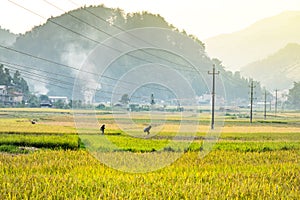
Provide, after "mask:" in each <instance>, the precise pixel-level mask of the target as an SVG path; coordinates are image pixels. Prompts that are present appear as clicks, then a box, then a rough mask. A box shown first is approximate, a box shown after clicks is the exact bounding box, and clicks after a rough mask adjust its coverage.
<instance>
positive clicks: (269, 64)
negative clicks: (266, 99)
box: [241, 43, 300, 89]
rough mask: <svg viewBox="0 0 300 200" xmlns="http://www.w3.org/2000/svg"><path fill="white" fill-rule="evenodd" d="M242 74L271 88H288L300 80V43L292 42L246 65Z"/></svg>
mask: <svg viewBox="0 0 300 200" xmlns="http://www.w3.org/2000/svg"><path fill="white" fill-rule="evenodd" d="M241 74H242V75H244V76H247V77H253V78H255V79H256V80H258V81H260V82H261V84H262V85H265V86H266V87H267V88H269V89H275V88H277V89H287V88H291V87H292V86H293V82H294V81H300V45H299V44H295V43H290V44H288V45H286V46H285V47H284V48H282V49H280V50H279V51H278V52H276V53H274V54H272V55H270V56H269V57H267V58H265V59H262V60H259V61H257V62H253V63H251V64H248V65H246V66H245V67H243V68H242V69H241Z"/></svg>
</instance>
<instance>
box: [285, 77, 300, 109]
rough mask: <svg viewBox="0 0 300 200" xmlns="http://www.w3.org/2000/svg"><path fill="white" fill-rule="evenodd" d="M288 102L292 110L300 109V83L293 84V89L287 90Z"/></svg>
mask: <svg viewBox="0 0 300 200" xmlns="http://www.w3.org/2000/svg"><path fill="white" fill-rule="evenodd" d="M288 102H289V105H290V106H291V107H292V108H295V109H300V82H294V87H293V88H292V89H290V90H289V96H288Z"/></svg>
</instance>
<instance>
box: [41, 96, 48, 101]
mask: <svg viewBox="0 0 300 200" xmlns="http://www.w3.org/2000/svg"><path fill="white" fill-rule="evenodd" d="M40 101H49V97H48V96H47V95H44V94H42V95H41V96H40Z"/></svg>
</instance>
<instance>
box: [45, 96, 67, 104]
mask: <svg viewBox="0 0 300 200" xmlns="http://www.w3.org/2000/svg"><path fill="white" fill-rule="evenodd" d="M49 101H51V102H52V104H54V103H56V102H58V101H61V102H63V103H64V104H68V103H69V100H68V97H63V96H49Z"/></svg>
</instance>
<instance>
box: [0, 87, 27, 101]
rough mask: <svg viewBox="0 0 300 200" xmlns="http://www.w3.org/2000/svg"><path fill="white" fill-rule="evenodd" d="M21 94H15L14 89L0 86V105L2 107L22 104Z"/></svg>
mask: <svg viewBox="0 0 300 200" xmlns="http://www.w3.org/2000/svg"><path fill="white" fill-rule="evenodd" d="M22 101H23V93H21V92H17V91H16V90H15V89H14V87H12V86H9V87H7V86H6V85H0V103H2V104H4V105H15V104H18V103H22Z"/></svg>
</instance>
